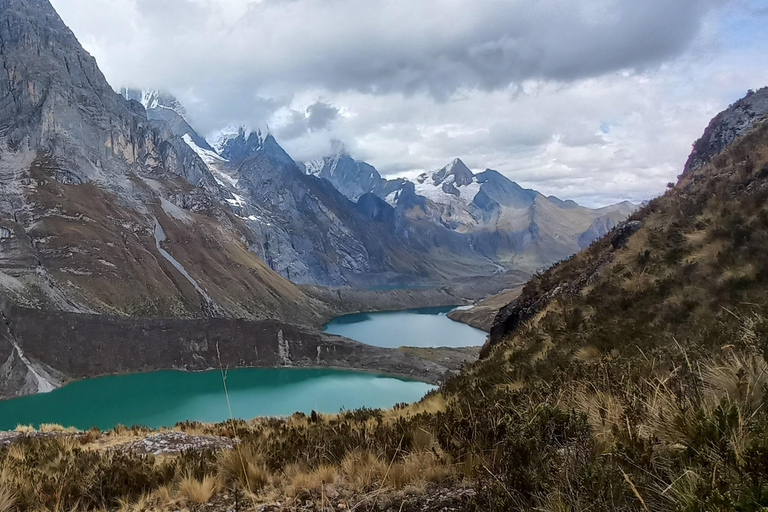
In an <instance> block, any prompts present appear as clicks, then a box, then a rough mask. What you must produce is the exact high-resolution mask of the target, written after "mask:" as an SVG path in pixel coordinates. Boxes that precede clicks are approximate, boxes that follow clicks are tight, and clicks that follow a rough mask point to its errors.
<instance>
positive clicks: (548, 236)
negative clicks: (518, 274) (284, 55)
mask: <svg viewBox="0 0 768 512" xmlns="http://www.w3.org/2000/svg"><path fill="white" fill-rule="evenodd" d="M305 169H306V172H307V173H309V174H311V175H314V176H318V177H321V178H324V179H326V180H328V181H329V182H331V183H332V184H333V185H334V186H335V187H336V188H337V189H338V190H339V191H341V192H342V193H344V194H345V195H346V196H347V197H348V198H350V199H352V200H357V198H359V197H361V196H362V195H363V194H366V193H370V194H374V195H376V196H378V197H380V198H382V199H384V200H385V201H386V202H387V203H388V204H390V205H391V206H393V207H394V208H395V209H396V210H397V211H399V212H401V213H402V214H403V215H405V216H406V217H407V218H409V219H411V220H425V221H428V222H431V223H433V224H435V225H438V226H442V227H444V228H446V229H448V230H450V231H454V232H456V233H463V234H470V235H473V239H480V240H485V241H486V242H485V243H488V240H489V238H493V240H492V241H491V242H490V243H491V245H492V246H493V251H494V254H493V259H494V261H496V262H497V263H499V264H500V265H502V266H505V267H509V268H518V269H523V270H527V271H535V270H537V269H539V268H542V267H545V266H547V265H550V264H552V263H555V262H556V261H559V260H560V259H562V258H566V257H568V256H570V255H571V254H573V253H574V252H576V251H578V250H579V249H582V248H584V247H586V246H588V245H589V244H590V243H591V242H592V241H593V240H596V239H597V238H599V237H601V236H602V235H604V234H605V233H607V232H608V231H610V230H611V229H612V228H613V227H614V226H616V225H617V224H618V223H619V222H621V221H623V220H624V219H626V217H627V216H628V215H629V214H630V213H632V212H633V211H634V210H635V209H636V208H637V206H636V205H634V204H632V203H629V202H623V203H619V204H616V205H611V206H607V207H604V208H597V209H590V208H585V207H582V206H579V205H578V204H577V203H576V202H574V201H571V200H567V201H563V200H561V199H558V198H557V197H554V196H549V197H545V196H543V195H542V194H540V193H539V192H536V191H535V190H531V189H524V188H522V187H521V186H520V185H518V184H517V183H515V182H513V181H511V180H509V179H508V178H507V177H506V176H504V175H503V174H501V173H499V172H497V171H494V170H492V169H487V170H485V171H483V172H480V173H477V174H475V173H473V172H472V171H471V170H470V169H469V168H468V167H467V166H466V165H465V164H464V162H462V161H461V160H460V159H458V158H456V159H454V160H453V161H452V162H450V163H449V164H448V165H446V166H445V167H443V168H441V169H439V170H437V171H433V172H425V173H422V174H421V175H419V176H418V177H417V178H416V179H414V180H407V179H404V178H398V179H395V180H387V179H384V178H382V177H381V175H380V174H379V173H378V171H376V169H375V168H374V167H373V166H371V165H369V164H367V163H365V162H360V161H356V160H354V159H353V158H352V157H351V156H349V155H348V154H346V153H344V152H343V151H341V152H339V153H338V154H336V155H335V156H333V157H327V158H323V159H321V160H317V161H314V162H309V163H307V164H305Z"/></svg>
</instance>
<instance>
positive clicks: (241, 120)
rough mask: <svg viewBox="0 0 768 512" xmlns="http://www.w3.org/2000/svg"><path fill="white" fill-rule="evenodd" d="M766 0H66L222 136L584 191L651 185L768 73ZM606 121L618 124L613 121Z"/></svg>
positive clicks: (118, 81) (610, 194)
mask: <svg viewBox="0 0 768 512" xmlns="http://www.w3.org/2000/svg"><path fill="white" fill-rule="evenodd" d="M761 1H762V0H730V2H728V1H726V0H675V1H674V2H670V1H668V0H643V1H637V0H590V1H586V0H585V1H583V2H582V1H579V2H574V1H572V0H412V1H408V2H405V1H400V0H394V1H393V0H367V1H365V2H360V1H358V0H327V1H315V0H163V1H162V2H158V1H156V0H52V3H53V4H54V6H55V7H56V9H57V10H58V11H59V12H60V14H61V15H62V17H63V18H64V21H65V22H66V23H67V24H69V25H70V27H71V28H72V29H73V31H74V32H75V34H76V35H77V36H78V38H79V39H80V41H81V42H82V43H83V45H84V46H85V48H86V49H87V50H88V51H90V52H91V53H93V54H94V56H95V57H96V58H97V61H98V62H99V65H100V66H101V68H102V70H103V71H104V73H105V75H106V76H107V78H108V80H109V81H110V83H111V84H112V85H113V86H122V85H124V86H133V87H155V88H161V89H166V90H169V91H170V92H172V93H173V94H175V95H176V96H177V97H178V98H179V99H180V100H181V101H182V102H183V103H184V105H185V106H186V108H187V111H188V113H189V117H190V119H189V120H190V122H191V124H192V125H193V126H195V127H196V128H197V129H198V130H199V131H200V132H201V133H203V134H210V133H213V132H215V131H217V130H219V129H221V128H222V127H224V126H227V125H240V124H246V125H248V126H251V127H257V126H262V127H263V126H265V125H268V126H269V128H270V129H271V130H272V132H273V133H275V135H276V137H277V138H278V140H279V141H280V142H281V144H283V145H284V146H285V148H286V150H287V151H288V152H289V153H290V154H291V155H292V156H293V157H294V158H296V159H297V160H307V159H311V158H316V157H318V156H322V155H323V154H326V153H329V152H331V151H332V150H333V141H334V140H341V141H343V142H344V144H345V146H346V147H347V149H348V151H349V152H350V153H351V154H352V155H353V156H355V157H356V158H360V159H367V160H370V161H371V163H373V164H374V165H376V166H377V168H379V170H380V171H382V172H383V173H385V174H388V175H394V174H402V173H411V174H413V173H416V172H419V171H421V170H425V169H436V168H439V167H442V166H443V165H445V163H447V162H448V161H449V160H450V159H451V158H453V157H456V156H459V157H461V158H462V159H463V160H464V161H465V162H466V163H467V164H468V165H470V167H472V168H473V169H475V170H483V169H485V168H486V167H491V168H496V169H498V170H500V171H502V172H504V173H505V174H507V175H508V176H509V177H510V178H512V179H515V180H517V181H519V182H521V184H524V185H526V186H532V187H534V188H537V189H539V190H541V191H542V192H544V193H547V194H556V195H558V196H559V197H563V198H569V197H571V198H575V199H579V200H582V201H584V202H586V203H589V204H604V203H606V202H610V201H614V200H622V199H632V200H640V199H646V198H648V197H650V196H652V195H654V194H656V193H659V192H661V191H663V188H664V185H665V184H666V182H667V181H670V180H671V179H674V177H675V175H676V174H678V173H679V172H680V169H681V167H682V164H683V162H684V161H685V157H686V155H687V153H688V151H689V150H690V144H691V142H692V141H693V140H694V139H695V138H696V137H698V136H699V135H700V134H701V131H702V130H703V128H704V126H705V125H706V123H707V121H708V120H709V119H710V118H711V117H712V115H713V114H715V113H716V112H717V111H718V110H720V109H722V108H724V107H725V106H727V104H728V103H729V102H732V101H734V100H735V99H736V98H738V97H739V96H740V95H742V94H743V93H744V91H745V90H746V89H747V88H756V87H760V86H762V85H765V84H768V52H766V49H767V48H768V36H766V35H765V30H764V28H763V27H762V25H763V24H764V12H763V11H764V7H762V5H761ZM605 127H608V128H609V129H608V130H605V129H604V128H605Z"/></svg>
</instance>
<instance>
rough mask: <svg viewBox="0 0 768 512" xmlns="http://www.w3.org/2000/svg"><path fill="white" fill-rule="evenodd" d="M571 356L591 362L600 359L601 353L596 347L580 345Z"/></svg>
mask: <svg viewBox="0 0 768 512" xmlns="http://www.w3.org/2000/svg"><path fill="white" fill-rule="evenodd" d="M573 357H574V358H575V359H576V360H577V361H583V362H593V361H599V360H600V359H602V358H603V354H601V353H600V350H598V349H597V347H581V348H580V349H579V350H577V351H576V353H575V354H574V355H573Z"/></svg>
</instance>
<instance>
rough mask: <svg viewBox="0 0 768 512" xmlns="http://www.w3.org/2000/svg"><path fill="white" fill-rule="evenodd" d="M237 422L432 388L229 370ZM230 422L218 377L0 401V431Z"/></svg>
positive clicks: (102, 380) (99, 386)
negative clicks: (27, 427)
mask: <svg viewBox="0 0 768 512" xmlns="http://www.w3.org/2000/svg"><path fill="white" fill-rule="evenodd" d="M227 387H228V389H229V398H230V401H231V404H232V414H233V416H234V417H235V418H253V417H254V416H261V415H289V414H292V413H293V412H295V411H302V412H305V413H309V412H311V411H312V410H315V411H318V412H338V411H339V410H341V409H353V408H359V407H371V408H375V407H391V406H393V405H394V404H396V403H398V402H414V401H416V400H419V399H420V398H421V397H422V396H424V394H426V393H427V392H428V391H430V390H432V389H434V386H432V385H430V384H425V383H423V382H416V381H410V380H404V379H398V378H394V377H388V376H384V375H377V374H372V373H364V372H354V371H343V370H325V369H301V368H244V369H235V370H229V372H228V374H227ZM228 418H229V410H228V408H227V400H226V396H225V394H224V386H223V384H222V378H221V373H220V372H219V371H206V372H195V373H190V372H182V371H176V370H163V371H155V372H147V373H134V374H129V375H112V376H105V377H97V378H93V379H85V380H80V381H75V382H72V383H70V384H67V385H66V386H64V387H62V388H59V389H56V390H54V391H52V392H50V393H43V394H37V395H32V396H25V397H20V398H14V399H11V400H5V401H0V430H10V429H13V428H15V427H16V426H17V425H19V424H22V425H28V424H32V425H34V426H35V427H38V426H39V425H40V424H41V423H59V424H61V425H64V426H74V427H77V428H81V429H86V428H89V427H91V426H97V427H99V428H101V429H107V428H111V427H113V426H115V425H117V424H123V425H145V426H147V427H160V426H170V425H173V424H175V423H176V422H179V421H184V420H198V421H208V422H215V421H223V420H226V419H228Z"/></svg>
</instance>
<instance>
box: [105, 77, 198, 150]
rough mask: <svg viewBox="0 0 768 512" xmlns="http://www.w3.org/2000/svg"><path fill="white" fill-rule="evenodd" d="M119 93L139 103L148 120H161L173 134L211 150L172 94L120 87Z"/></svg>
mask: <svg viewBox="0 0 768 512" xmlns="http://www.w3.org/2000/svg"><path fill="white" fill-rule="evenodd" d="M119 93H120V94H121V95H122V96H123V97H124V98H125V99H127V100H131V101H136V102H138V103H141V105H142V106H143V107H144V110H146V112H147V119H149V120H150V121H162V122H164V123H166V124H167V127H168V128H169V129H170V130H171V132H172V133H173V134H174V135H178V136H179V137H183V136H188V137H190V138H191V139H192V140H193V141H194V143H195V144H196V145H197V146H199V147H201V148H204V149H206V150H209V151H213V148H212V147H211V146H210V145H209V144H208V142H207V141H206V140H205V138H204V137H202V136H200V135H199V134H198V133H197V132H196V131H195V129H194V128H192V126H191V125H190V124H189V123H188V122H187V111H186V109H185V108H184V106H183V105H182V104H181V103H180V102H179V100H177V99H176V98H175V97H174V96H173V95H172V94H169V93H165V92H162V91H158V90H154V89H129V88H125V87H123V88H121V89H120V90H119Z"/></svg>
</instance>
